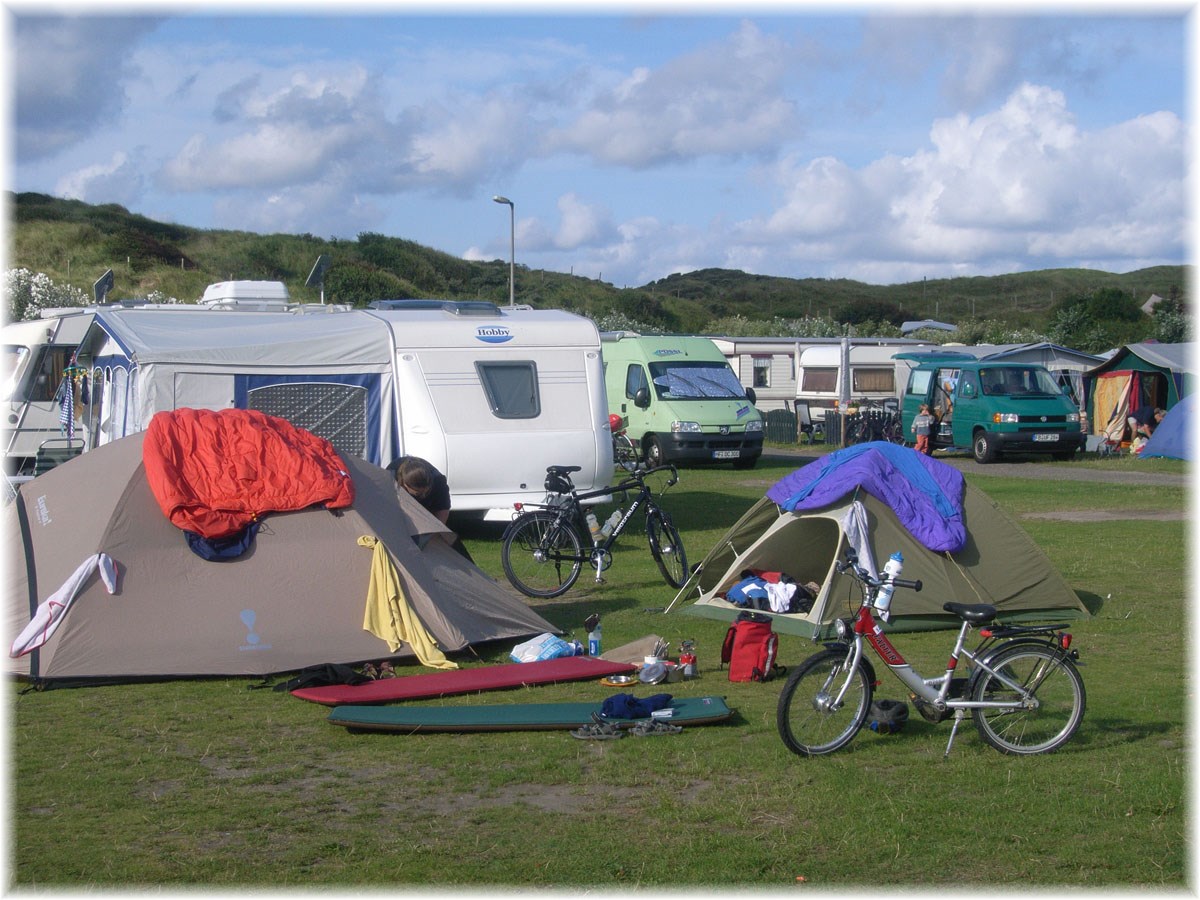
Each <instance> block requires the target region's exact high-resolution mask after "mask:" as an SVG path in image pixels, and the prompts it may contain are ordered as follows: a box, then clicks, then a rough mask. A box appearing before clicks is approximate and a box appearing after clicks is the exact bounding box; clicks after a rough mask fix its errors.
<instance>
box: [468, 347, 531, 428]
mask: <svg viewBox="0 0 1200 900" xmlns="http://www.w3.org/2000/svg"><path fill="white" fill-rule="evenodd" d="M475 371H476V372H478V373H479V381H480V383H481V384H482V385H483V392H484V394H486V395H487V401H488V406H490V407H491V409H492V415H494V416H495V417H496V418H498V419H536V418H537V417H538V416H539V415H541V412H542V403H541V398H540V397H539V395H538V379H537V364H536V363H534V362H533V361H529V362H477V363H475Z"/></svg>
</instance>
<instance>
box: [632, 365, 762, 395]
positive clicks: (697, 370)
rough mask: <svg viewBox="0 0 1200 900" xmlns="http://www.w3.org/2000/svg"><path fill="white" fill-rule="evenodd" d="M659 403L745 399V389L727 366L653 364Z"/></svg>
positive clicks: (651, 372)
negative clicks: (665, 401)
mask: <svg viewBox="0 0 1200 900" xmlns="http://www.w3.org/2000/svg"><path fill="white" fill-rule="evenodd" d="M650 380H651V381H653V382H654V392H655V394H657V396H658V399H659V400H744V399H745V397H746V389H745V388H744V387H742V383H741V382H740V381H738V380H737V376H735V375H734V374H733V370H732V369H731V368H729V364H728V363H724V362H722V363H716V362H658V363H650Z"/></svg>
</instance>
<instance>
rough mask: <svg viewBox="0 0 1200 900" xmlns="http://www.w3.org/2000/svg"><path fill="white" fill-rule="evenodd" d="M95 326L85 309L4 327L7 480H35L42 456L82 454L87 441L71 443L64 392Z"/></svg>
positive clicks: (58, 312)
mask: <svg viewBox="0 0 1200 900" xmlns="http://www.w3.org/2000/svg"><path fill="white" fill-rule="evenodd" d="M91 323H92V313H91V312H89V311H87V310H85V309H82V308H80V309H76V310H70V311H63V310H56V311H49V310H48V311H47V312H46V314H45V315H44V318H40V319H29V320H27V321H21V322H11V323H9V324H6V325H5V326H4V329H3V334H4V387H3V389H2V390H3V397H4V403H5V406H6V407H7V408H6V409H5V415H4V472H5V475H6V476H8V477H10V478H14V477H15V478H27V477H30V476H32V475H33V474H34V472H35V470H36V466H37V459H38V456H39V451H40V452H41V453H42V454H46V453H47V452H48V451H49V452H52V454H53V455H54V456H55V458H58V459H61V458H63V456H65V455H70V454H72V453H78V452H80V451H82V449H83V441H82V440H80V439H78V438H75V439H71V438H70V437H69V436H68V430H67V427H66V425H65V423H64V422H63V421H62V395H61V394H60V389H61V388H62V386H63V380H64V378H65V376H66V374H67V371H68V367H69V366H70V364H71V361H72V359H73V358H74V356H75V351H76V350H77V349H78V347H79V342H80V341H81V340H82V339H83V336H84V334H85V333H86V332H87V329H88V327H89V326H90V325H91ZM76 399H78V398H74V397H72V398H71V401H72V402H73V401H74V400H76ZM72 413H73V410H72Z"/></svg>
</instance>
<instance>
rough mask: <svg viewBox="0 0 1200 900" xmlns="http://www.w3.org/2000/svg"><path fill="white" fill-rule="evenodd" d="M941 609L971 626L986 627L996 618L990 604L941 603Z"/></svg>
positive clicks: (993, 608) (994, 609)
mask: <svg viewBox="0 0 1200 900" xmlns="http://www.w3.org/2000/svg"><path fill="white" fill-rule="evenodd" d="M942 609H944V610H945V611H946V612H948V613H951V614H952V615H955V616H958V617H959V618H960V619H962V620H963V621H964V622H970V623H971V624H972V625H986V624H987V623H988V622H990V621H992V619H994V618H996V607H994V606H992V604H990V603H943V604H942Z"/></svg>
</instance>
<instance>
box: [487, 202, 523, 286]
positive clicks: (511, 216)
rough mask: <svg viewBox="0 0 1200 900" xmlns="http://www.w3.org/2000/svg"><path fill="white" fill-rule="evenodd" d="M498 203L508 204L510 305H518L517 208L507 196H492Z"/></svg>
mask: <svg viewBox="0 0 1200 900" xmlns="http://www.w3.org/2000/svg"><path fill="white" fill-rule="evenodd" d="M492 200H494V201H495V202H496V203H504V204H506V205H507V206H508V305H509V306H515V305H516V286H515V285H516V282H515V281H514V276H515V274H516V268H517V209H516V207H515V206H514V205H513V202H512V201H511V200H509V199H508V198H507V197H501V196H500V195H499V194H497V195H496V196H495V197H493V198H492Z"/></svg>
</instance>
